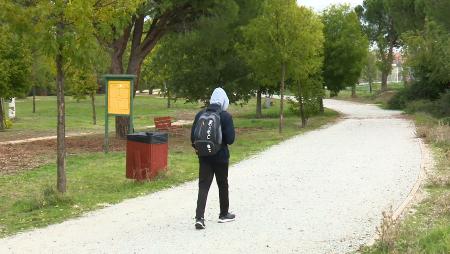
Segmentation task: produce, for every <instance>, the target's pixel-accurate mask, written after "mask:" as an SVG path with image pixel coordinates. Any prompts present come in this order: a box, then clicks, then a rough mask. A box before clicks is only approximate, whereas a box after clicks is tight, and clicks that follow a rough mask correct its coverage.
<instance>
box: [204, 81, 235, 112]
mask: <svg viewBox="0 0 450 254" xmlns="http://www.w3.org/2000/svg"><path fill="white" fill-rule="evenodd" d="M209 104H218V105H220V107H221V108H222V111H226V110H227V109H228V105H229V104H230V100H228V96H227V93H226V92H225V90H223V89H222V88H220V87H218V88H216V89H214V92H213V93H212V95H211V99H210V100H209Z"/></svg>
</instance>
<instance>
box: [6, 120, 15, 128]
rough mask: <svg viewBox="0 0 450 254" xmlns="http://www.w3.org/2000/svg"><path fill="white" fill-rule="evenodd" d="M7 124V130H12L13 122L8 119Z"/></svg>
mask: <svg viewBox="0 0 450 254" xmlns="http://www.w3.org/2000/svg"><path fill="white" fill-rule="evenodd" d="M5 123H6V126H5V127H6V129H11V128H12V126H13V122H12V121H11V120H10V119H8V118H6V120H5Z"/></svg>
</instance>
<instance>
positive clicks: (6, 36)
mask: <svg viewBox="0 0 450 254" xmlns="http://www.w3.org/2000/svg"><path fill="white" fill-rule="evenodd" d="M31 63H32V59H31V52H30V49H29V48H28V45H27V44H25V43H24V42H23V41H22V39H21V38H20V37H19V36H18V35H17V34H14V33H13V31H11V30H10V29H9V27H8V26H6V25H0V98H10V97H16V96H23V95H25V94H26V93H27V92H28V89H29V86H30V85H29V83H28V82H27V77H28V76H29V74H30V70H31V68H30V67H31Z"/></svg>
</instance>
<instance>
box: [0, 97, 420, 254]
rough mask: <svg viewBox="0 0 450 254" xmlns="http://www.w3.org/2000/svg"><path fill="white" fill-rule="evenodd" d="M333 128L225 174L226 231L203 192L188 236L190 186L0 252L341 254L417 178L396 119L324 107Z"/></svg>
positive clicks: (412, 149)
mask: <svg viewBox="0 0 450 254" xmlns="http://www.w3.org/2000/svg"><path fill="white" fill-rule="evenodd" d="M325 103H326V104H325V105H326V106H327V107H328V108H332V109H335V110H338V111H341V112H343V113H344V114H346V116H345V118H344V119H343V120H341V121H339V122H338V123H336V124H334V125H331V126H328V127H326V128H323V129H320V130H317V131H312V132H309V133H307V134H305V135H300V136H297V137H294V138H292V139H290V140H288V141H286V142H283V143H281V144H279V145H277V146H274V147H271V148H270V149H268V150H266V151H265V152H263V153H261V154H258V155H257V156H255V157H253V158H250V159H248V160H246V161H243V162H241V163H239V164H236V165H234V166H233V167H232V168H231V169H230V177H229V178H230V199H231V210H232V211H234V212H235V213H236V215H237V220H236V221H235V222H233V223H227V224H218V223H216V219H217V216H218V209H219V204H218V192H217V187H216V185H215V183H214V184H213V186H212V188H211V191H210V196H209V200H208V205H207V212H206V219H207V221H206V226H207V228H206V230H204V231H195V229H194V225H193V214H194V210H195V201H196V194H197V183H196V182H190V183H186V184H184V185H182V186H179V187H176V188H173V189H168V190H165V191H161V192H158V193H155V194H152V195H148V196H145V197H140V198H136V199H131V200H127V201H124V202H123V203H120V204H118V205H114V206H111V207H108V208H105V209H102V210H99V211H96V212H93V213H90V214H88V215H86V216H84V217H82V218H79V219H75V220H70V221H67V222H64V223H61V224H58V225H52V226H49V227H47V228H44V229H38V230H35V231H31V232H26V233H21V234H19V235H16V236H13V237H10V238H6V239H2V240H0V253H157V254H160V253H170V254H176V253H183V254H184V253H346V252H348V251H352V250H356V249H357V248H358V247H359V245H361V244H364V243H366V242H367V241H369V240H370V239H372V238H373V236H374V235H375V227H376V226H377V225H378V224H379V222H380V219H381V212H382V211H383V210H386V209H388V208H389V206H391V205H392V206H393V207H394V209H395V208H396V207H398V206H399V205H400V204H401V202H402V201H403V200H404V199H405V198H406V197H407V195H408V193H409V191H410V190H411V188H412V186H413V185H414V182H415V181H416V179H417V177H418V175H419V172H420V163H421V153H420V146H419V142H418V140H417V139H416V138H415V136H414V126H413V124H412V123H411V122H410V121H408V120H405V119H402V118H401V117H400V113H399V112H395V111H386V110H382V109H379V108H377V107H376V106H371V105H362V104H355V103H350V102H343V101H335V100H327V101H326V102H325Z"/></svg>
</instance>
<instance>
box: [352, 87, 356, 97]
mask: <svg viewBox="0 0 450 254" xmlns="http://www.w3.org/2000/svg"><path fill="white" fill-rule="evenodd" d="M352 98H356V84H353V85H352Z"/></svg>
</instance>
